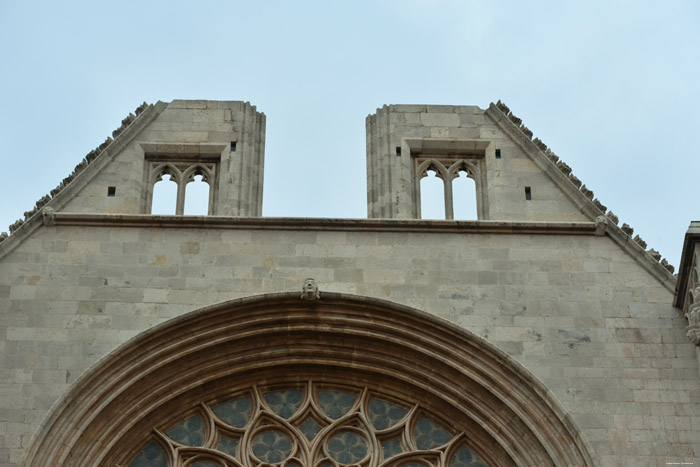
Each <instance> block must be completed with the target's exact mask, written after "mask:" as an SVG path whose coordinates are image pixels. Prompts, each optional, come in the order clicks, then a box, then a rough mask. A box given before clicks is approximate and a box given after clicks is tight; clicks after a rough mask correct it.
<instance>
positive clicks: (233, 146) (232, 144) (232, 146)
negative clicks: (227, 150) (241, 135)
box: [231, 141, 236, 152]
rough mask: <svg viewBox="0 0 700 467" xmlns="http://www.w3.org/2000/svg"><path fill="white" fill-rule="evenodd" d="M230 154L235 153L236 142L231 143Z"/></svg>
mask: <svg viewBox="0 0 700 467" xmlns="http://www.w3.org/2000/svg"><path fill="white" fill-rule="evenodd" d="M231 152H236V141H231Z"/></svg>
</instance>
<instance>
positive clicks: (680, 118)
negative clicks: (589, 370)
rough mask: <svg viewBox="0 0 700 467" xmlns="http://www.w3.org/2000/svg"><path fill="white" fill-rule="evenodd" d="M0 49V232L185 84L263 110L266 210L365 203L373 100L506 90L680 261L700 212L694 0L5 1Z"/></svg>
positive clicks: (416, 100)
mask: <svg viewBox="0 0 700 467" xmlns="http://www.w3.org/2000/svg"><path fill="white" fill-rule="evenodd" d="M0 58H2V62H1V63H2V71H1V72H0V102H1V103H2V112H1V114H0V161H1V162H2V167H3V175H4V176H3V178H2V183H1V184H0V196H1V197H2V199H3V200H4V202H3V203H2V206H0V231H6V230H7V225H9V224H11V223H12V222H14V221H15V220H16V219H17V218H20V217H23V212H24V211H28V210H30V209H31V208H32V207H33V206H34V203H35V202H36V200H37V199H39V198H40V197H41V196H43V195H44V194H46V193H48V192H49V191H50V190H51V189H52V188H54V187H55V186H56V185H57V184H58V183H59V182H60V181H61V180H62V179H63V178H64V177H65V176H67V175H68V174H69V173H70V172H71V171H72V170H73V167H74V166H75V165H76V164H77V163H78V162H79V161H80V160H81V159H82V158H83V156H84V155H85V154H86V153H87V152H88V151H90V150H91V149H93V148H94V147H95V146H97V145H98V144H100V143H101V142H102V141H104V139H105V138H106V137H107V136H109V135H110V134H111V132H112V130H114V129H115V128H117V127H118V126H119V125H120V123H121V120H122V119H123V118H124V117H125V116H126V115H127V114H128V113H129V112H131V111H133V110H134V109H135V108H136V106H138V105H139V104H140V103H141V102H143V101H147V102H149V103H153V102H156V101H158V100H163V101H170V100H172V99H177V98H180V99H216V100H244V101H250V102H251V103H253V104H255V105H257V107H258V110H261V111H263V112H265V114H266V115H267V140H266V155H265V157H266V161H265V193H264V208H263V214H264V215H265V216H310V217H366V193H365V187H366V184H365V126H364V121H365V117H366V116H367V115H368V114H370V113H374V111H375V109H376V108H377V107H381V106H382V105H384V104H453V105H478V106H480V107H482V108H484V107H487V106H488V104H489V102H492V101H493V102H495V101H496V100H498V99H502V100H503V101H504V102H506V103H507V104H508V105H509V106H510V108H511V109H512V110H513V112H514V113H515V114H516V115H517V116H518V117H520V118H522V119H523V121H524V123H525V124H526V125H527V126H528V127H529V128H530V129H531V130H532V131H533V132H534V134H535V136H538V137H539V138H540V139H542V140H543V141H544V142H545V143H546V144H547V145H548V146H550V147H551V148H552V149H553V150H554V152H556V153H557V154H558V155H559V156H560V157H561V158H562V159H563V160H564V161H565V162H567V163H568V164H569V165H570V166H571V167H572V168H573V171H574V174H575V175H577V176H578V177H579V178H580V179H581V180H582V181H583V182H584V183H585V184H586V185H587V186H588V187H589V188H591V189H592V190H593V191H594V192H595V195H596V197H597V198H598V199H600V200H601V202H602V203H603V204H605V205H606V206H608V208H609V209H611V210H612V211H614V212H615V213H616V214H617V215H618V216H619V217H620V219H621V222H627V223H629V224H630V225H631V226H632V227H634V228H635V233H639V234H640V235H641V236H642V237H643V238H644V239H645V240H646V241H647V243H648V244H649V246H651V247H653V248H656V249H657V250H659V251H660V252H661V253H662V255H664V256H665V257H667V258H668V260H669V261H670V262H671V263H672V264H674V265H676V266H677V265H678V262H679V259H680V251H681V246H682V242H683V236H684V233H685V230H686V229H687V226H688V223H689V222H690V221H691V220H697V219H700V213H698V208H697V207H696V206H695V204H696V203H695V202H694V201H695V199H696V198H697V196H698V190H699V188H698V183H697V177H698V173H700V159H699V158H698V157H697V156H698V147H697V137H698V133H699V130H700V110H699V109H700V85H699V83H700V79H699V77H700V3H699V2H696V1H692V0H689V1H667V2H663V4H662V2H651V1H649V2H642V1H627V0H625V1H623V0H608V1H587V2H575V3H574V2H554V1H552V2H522V1H512V2H505V1H503V2H493V1H449V0H444V1H442V0H385V1H352V2H339V1H338V2H330V1H316V2H310V1H300V0H295V1H258V2H242V1H241V2H235V1H219V2H214V1H198V2H180V1H172V0H171V1H167V2H166V1H150V2H146V1H144V2H142V3H137V2H129V1H124V2H119V3H113V2H112V3H110V4H108V3H106V2H95V1H90V2H72V1H62V2H55V1H51V2H49V1H44V2H36V1H22V2H20V1H13V0H0Z"/></svg>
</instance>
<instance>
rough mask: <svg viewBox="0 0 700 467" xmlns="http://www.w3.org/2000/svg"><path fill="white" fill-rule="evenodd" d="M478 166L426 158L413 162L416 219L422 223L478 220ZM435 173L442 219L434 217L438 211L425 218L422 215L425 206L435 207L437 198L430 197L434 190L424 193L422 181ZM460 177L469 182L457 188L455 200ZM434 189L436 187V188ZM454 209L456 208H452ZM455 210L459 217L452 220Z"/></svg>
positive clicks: (457, 160) (473, 163)
mask: <svg viewBox="0 0 700 467" xmlns="http://www.w3.org/2000/svg"><path fill="white" fill-rule="evenodd" d="M479 167H480V166H479V163H478V161H477V160H473V161H468V160H466V159H456V160H455V159H453V158H450V159H436V158H429V159H423V158H418V159H416V181H415V191H416V211H417V217H418V218H421V219H435V218H439V219H448V220H452V219H455V218H461V219H478V218H479V217H480V216H479V211H480V203H479V197H478V196H477V195H478V193H479V191H480V178H479V176H478V174H479V173H480V172H479ZM430 172H434V173H435V176H436V177H437V178H439V179H441V181H442V184H441V191H442V197H443V199H444V216H443V215H436V213H437V211H435V210H433V209H431V210H430V211H429V212H428V213H425V214H427V215H424V212H423V211H424V207H425V206H426V204H430V205H435V204H437V203H436V202H435V198H436V195H435V194H434V193H433V191H434V190H435V187H434V186H431V187H430V190H431V192H430V193H424V189H425V183H424V182H425V179H426V178H427V177H429V173H430ZM460 173H463V174H466V178H468V179H469V181H471V184H470V185H469V186H467V185H466V184H465V185H464V186H459V187H458V188H457V193H456V194H457V196H455V188H454V184H455V183H454V182H455V181H460V180H459V179H460ZM435 185H437V184H435ZM455 207H456V208H455ZM455 210H456V211H457V213H458V215H457V216H455Z"/></svg>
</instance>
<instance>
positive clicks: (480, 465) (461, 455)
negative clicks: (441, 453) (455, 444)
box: [450, 446, 486, 467]
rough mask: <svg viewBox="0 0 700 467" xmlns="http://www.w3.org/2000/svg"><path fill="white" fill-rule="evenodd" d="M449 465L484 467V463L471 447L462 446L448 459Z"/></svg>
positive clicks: (453, 466)
mask: <svg viewBox="0 0 700 467" xmlns="http://www.w3.org/2000/svg"><path fill="white" fill-rule="evenodd" d="M450 467H486V464H485V463H484V461H482V460H481V459H480V458H479V456H477V455H476V454H475V453H474V452H472V450H471V449H469V448H468V447H466V446H462V447H461V448H459V450H458V451H457V452H456V453H455V454H454V455H453V456H452V459H450Z"/></svg>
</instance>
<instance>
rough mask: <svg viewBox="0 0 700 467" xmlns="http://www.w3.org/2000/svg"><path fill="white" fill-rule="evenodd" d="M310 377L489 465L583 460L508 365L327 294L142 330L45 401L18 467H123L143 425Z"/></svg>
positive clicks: (437, 322)
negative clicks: (373, 391)
mask: <svg viewBox="0 0 700 467" xmlns="http://www.w3.org/2000/svg"><path fill="white" fill-rule="evenodd" d="M311 378H315V379H320V380H323V379H324V378H326V379H333V380H337V379H339V378H340V379H342V378H346V379H348V378H349V379H351V380H352V381H362V382H365V383H367V382H371V383H372V384H374V385H375V386H379V387H381V388H382V391H384V392H387V393H396V394H399V395H400V396H401V397H404V398H408V399H415V400H420V401H422V403H423V405H424V406H425V407H430V408H431V409H432V410H433V411H435V412H436V413H442V414H445V417H449V420H450V421H451V423H453V424H454V427H456V428H457V429H459V430H462V431H463V432H465V433H467V434H468V436H469V439H470V441H471V442H472V443H473V447H474V449H475V451H477V453H478V454H479V455H480V456H483V457H482V458H483V459H484V460H485V461H487V462H488V463H490V464H491V465H540V466H546V465H567V466H583V465H593V462H592V460H591V457H590V455H589V454H588V449H587V447H586V445H585V443H584V441H583V440H582V438H581V435H580V433H579V431H578V429H577V427H576V426H575V424H574V423H573V421H572V420H571V417H570V416H569V415H568V414H567V413H566V412H565V410H564V409H563V408H562V406H561V405H560V404H559V403H558V402H557V400H556V399H555V398H554V396H553V395H552V394H551V393H550V392H549V391H548V390H547V389H546V387H545V386H544V385H543V384H542V383H540V382H539V381H538V380H537V379H535V378H534V376H533V375H532V374H531V373H529V372H528V371H527V370H525V369H524V368H523V367H522V366H520V365H519V364H518V363H517V362H516V361H515V360H513V359H512V357H510V356H508V355H507V354H506V353H504V352H502V351H500V350H499V349H497V348H495V347H494V346H493V345H491V344H489V343H488V342H486V341H485V340H483V339H481V338H479V337H477V336H475V335H474V334H472V333H470V332H468V331H465V330H464V329H462V328H460V327H458V326H455V325H453V324H451V323H448V322H446V321H443V320H441V319H439V318H436V317H434V316H432V315H429V314H427V313H424V312H421V311H418V310H415V309H413V308H409V307H406V306H402V305H398V304H395V303H391V302H387V301H383V300H378V299H374V298H367V297H358V296H350V295H343V294H336V293H322V295H321V299H320V300H318V301H306V300H301V299H300V298H299V294H298V293H282V294H268V295H263V296H258V297H250V298H245V299H239V300H233V301H230V302H226V303H222V304H219V305H215V306H211V307H207V308H204V309H202V310H199V311H195V312H191V313H188V314H186V315H183V316H181V317H178V318H175V319H172V320H170V321H168V322H166V323H163V324H161V325H159V326H156V327H154V328H152V329H149V330H148V331H145V332H143V333H142V334H140V335H139V336H136V337H135V338H133V339H131V340H130V341H128V342H127V343H125V344H123V345H122V346H121V347H119V348H118V349H117V350H115V351H114V352H112V353H111V354H109V355H108V356H106V357H105V358H103V359H102V360H101V361H100V362H98V363H97V364H95V365H94V366H93V367H92V368H91V369H90V370H89V371H88V372H86V374H84V375H83V376H82V377H81V378H79V380H78V381H77V382H76V383H75V384H74V385H73V387H72V388H71V390H70V391H69V392H68V393H67V394H66V395H65V396H64V398H63V399H62V400H61V401H59V402H58V403H57V404H56V405H55V406H54V408H53V410H52V412H51V413H50V414H49V416H48V418H47V419H46V420H45V422H44V425H43V428H42V429H41V430H40V432H39V433H38V435H37V438H36V440H35V442H34V443H33V444H32V446H31V447H30V449H29V450H28V454H27V458H26V463H25V465H27V466H44V465H75V466H88V465H115V464H117V463H122V462H125V456H126V455H128V456H131V455H135V453H134V452H133V449H134V446H138V445H141V444H142V443H143V441H144V440H145V439H148V437H149V435H148V434H149V433H150V432H151V431H152V428H153V427H154V426H158V425H159V424H163V423H166V424H167V423H169V422H171V421H176V420H177V419H178V418H182V416H183V414H185V413H186V412H187V410H191V409H188V408H191V407H196V406H197V404H199V403H200V402H201V401H202V400H221V398H222V397H224V396H225V395H226V394H230V393H231V387H232V386H236V385H239V386H240V385H241V384H245V385H246V387H249V386H250V384H251V382H256V381H258V382H264V384H268V385H274V384H278V383H281V382H289V381H290V380H295V381H296V380H299V381H307V380H309V379H311ZM397 397H398V396H397ZM125 453H126V454H125ZM128 456H127V457H128Z"/></svg>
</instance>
